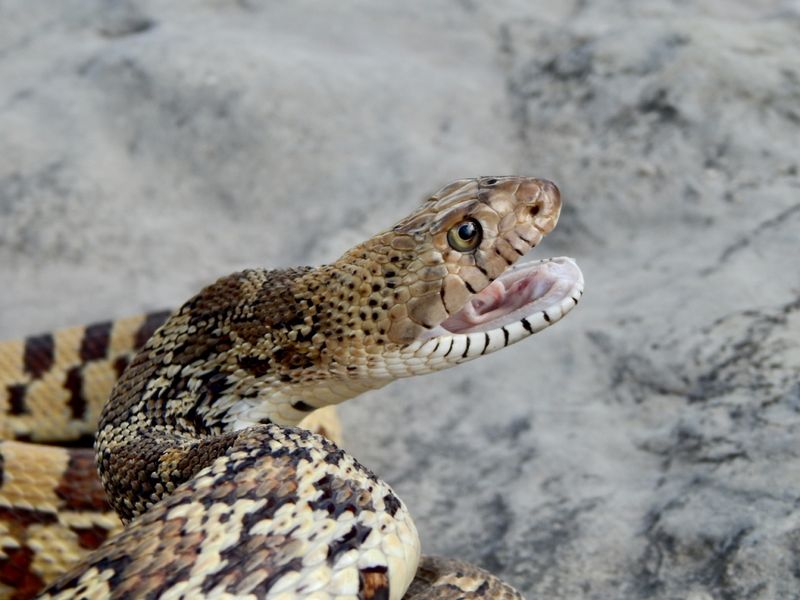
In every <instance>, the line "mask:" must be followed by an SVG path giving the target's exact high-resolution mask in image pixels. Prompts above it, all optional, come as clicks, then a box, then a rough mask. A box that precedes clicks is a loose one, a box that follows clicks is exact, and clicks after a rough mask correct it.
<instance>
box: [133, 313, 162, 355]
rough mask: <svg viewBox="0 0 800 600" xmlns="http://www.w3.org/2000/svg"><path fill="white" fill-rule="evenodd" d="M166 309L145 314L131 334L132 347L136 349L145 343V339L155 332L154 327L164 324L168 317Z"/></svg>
mask: <svg viewBox="0 0 800 600" xmlns="http://www.w3.org/2000/svg"><path fill="white" fill-rule="evenodd" d="M169 315H170V312H169V311H168V310H162V311H159V312H154V313H149V314H147V315H145V318H144V323H142V324H141V325H140V326H139V329H137V330H136V333H135V334H134V336H133V347H134V349H135V350H138V349H139V348H141V347H142V346H144V345H145V344H146V343H147V340H149V339H150V337H151V336H152V335H153V334H154V333H155V332H156V329H158V328H159V327H161V326H162V325H163V324H164V321H166V320H167V318H168V317H169Z"/></svg>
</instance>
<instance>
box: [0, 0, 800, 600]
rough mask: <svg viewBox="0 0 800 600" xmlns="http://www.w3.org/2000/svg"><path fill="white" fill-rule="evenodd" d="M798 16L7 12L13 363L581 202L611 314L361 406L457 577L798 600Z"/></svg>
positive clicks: (573, 242) (506, 5)
mask: <svg viewBox="0 0 800 600" xmlns="http://www.w3.org/2000/svg"><path fill="white" fill-rule="evenodd" d="M798 163H800V4H798V2H796V1H789V0H784V1H779V0H764V1H762V2H758V3H753V2H745V1H744V0H730V1H728V0H726V1H723V0H698V1H697V2H691V3H687V2H682V1H680V0H671V1H670V0H653V1H649V2H641V3H635V2H616V1H614V0H573V1H569V0H567V1H558V2H557V1H550V2H544V1H539V2H525V1H517V2H515V1H512V0H504V1H499V2H492V3H488V2H487V3H481V2H474V1H473V0H460V1H456V0H452V1H442V2H436V3H427V2H421V1H414V2H405V3H388V2H387V3H373V2H355V1H354V2H340V3H324V2H311V1H296V2H291V3H280V2H266V1H265V2H257V1H255V0H240V1H238V2H234V1H223V0H205V1H197V2H192V3H176V2H167V1H165V0H152V1H141V2H133V1H130V2H127V1H122V0H118V1H113V2H112V1H107V2H103V1H99V0H95V1H93V0H59V1H55V0H41V1H39V2H34V3H31V2H26V1H24V0H5V1H3V2H0V282H2V283H0V288H2V293H0V336H2V337H15V336H20V335H23V334H26V333H33V332H39V331H42V330H48V329H51V328H56V327H60V326H64V325H69V324H74V323H82V322H89V321H92V320H97V319H105V318H109V317H118V316H124V315H128V314H132V313H137V312H141V311H144V310H151V309H157V308H162V307H172V306H176V305H178V304H179V303H181V302H182V301H183V300H185V299H186V298H187V297H188V296H190V295H191V294H192V293H194V292H195V291H196V290H197V289H198V288H200V287H201V286H203V285H204V284H206V283H207V282H210V281H211V280H213V279H214V278H216V277H217V276H219V275H222V274H226V273H228V272H231V271H234V270H236V269H240V268H243V267H246V266H275V267H280V266H289V265H296V264H318V263H321V262H324V261H327V260H331V259H334V258H335V257H337V256H338V255H339V254H340V253H341V252H343V251H344V250H345V249H347V248H348V247H349V246H350V245H352V244H354V243H356V242H358V241H360V240H363V239H365V238H366V237H368V236H370V235H371V234H372V233H374V232H376V231H378V230H379V229H381V228H383V227H385V226H388V225H390V224H391V223H393V222H394V221H395V220H396V219H398V218H400V217H402V216H404V215H405V214H406V213H408V212H409V211H410V210H411V209H412V208H413V207H414V206H415V204H416V203H417V201H418V200H419V199H421V198H422V197H423V196H424V195H425V194H426V193H427V192H430V191H432V190H434V189H436V188H437V187H439V186H440V185H442V184H444V183H446V182H448V181H449V180H451V179H455V178H459V177H469V176H476V175H487V174H505V173H519V174H530V175H538V176H542V177H547V178H550V179H552V180H554V181H555V182H557V183H558V185H559V186H560V188H561V190H562V195H563V198H564V201H565V210H564V212H563V214H562V218H561V223H560V225H559V228H558V230H557V231H556V233H554V234H553V235H552V236H550V237H549V238H548V239H547V241H546V243H545V244H544V245H543V247H542V248H541V249H537V251H536V253H535V254H536V255H537V256H546V255H561V254H567V255H571V256H574V257H575V258H577V259H578V262H579V263H580V264H581V266H582V268H583V270H584V273H585V275H586V280H587V291H586V294H585V296H584V299H583V301H582V303H581V306H580V307H579V308H578V310H576V311H575V312H574V313H573V314H572V315H570V317H569V318H568V319H566V320H565V321H564V322H563V323H561V324H559V325H558V326H557V327H554V328H552V329H549V330H547V331H545V332H543V333H542V334H540V335H538V336H536V338H534V339H531V340H529V341H527V342H525V343H523V344H520V345H517V346H515V347H514V348H513V349H510V350H507V351H505V352H502V353H499V354H495V355H493V356H490V357H487V358H486V359H485V360H481V361H478V362H476V363H472V364H471V365H470V366H469V367H463V368H461V369H455V370H452V371H449V372H445V373H441V374H438V375H435V376H430V377H427V378H422V379H417V380H409V381H401V382H397V383H395V384H393V385H391V386H389V387H388V388H385V389H383V390H380V391H377V392H374V393H371V394H368V395H367V396H365V397H363V398H359V399H357V400H355V401H352V402H350V403H348V404H347V405H346V406H344V407H343V410H342V413H343V416H344V421H345V425H346V431H347V443H346V447H347V448H348V449H349V450H350V451H352V452H353V453H354V454H355V455H356V456H357V457H358V458H359V459H360V460H362V461H363V462H364V463H366V464H367V465H369V466H370V467H371V468H373V469H374V470H375V471H376V472H377V473H379V474H380V475H381V476H382V477H383V478H385V479H386V480H387V481H389V482H390V483H391V484H392V485H393V486H394V487H395V489H396V490H397V491H398V493H399V494H400V495H401V496H402V497H403V498H404V499H405V501H406V502H407V504H408V505H409V507H410V509H411V510H412V512H413V513H414V514H415V515H416V518H417V525H418V528H419V530H420V532H421V536H422V540H423V545H424V548H425V551H426V552H427V553H436V554H444V555H448V556H453V557H460V558H463V559H466V560H469V561H472V562H475V563H477V564H480V565H482V566H484V567H486V568H488V569H490V570H492V571H494V572H496V573H497V574H499V575H501V576H503V577H505V578H507V579H508V580H510V581H511V582H513V583H514V584H515V585H516V586H518V587H519V588H520V589H521V590H523V591H524V592H525V593H526V595H527V596H528V597H529V598H548V599H549V598H563V599H584V598H585V599H589V598H592V599H606V598H626V599H627V598H630V599H636V598H658V599H665V600H666V599H672V598H691V599H693V600H708V599H721V600H728V599H734V598H798V597H800V558H798V557H799V556H800V508H799V506H800V441H798V434H800V382H799V381H798V373H800V341H798V340H799V339H800V337H799V336H798V334H800V175H799V174H798V168H799V167H798Z"/></svg>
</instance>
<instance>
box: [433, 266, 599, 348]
mask: <svg viewBox="0 0 800 600" xmlns="http://www.w3.org/2000/svg"><path fill="white" fill-rule="evenodd" d="M578 288H579V289H578ZM580 293H583V275H582V274H581V271H580V269H579V268H578V265H577V264H575V262H574V261H573V260H572V259H570V258H566V257H560V258H551V259H545V260H539V261H532V262H525V263H522V264H518V265H514V266H513V267H511V268H510V269H509V270H508V271H506V272H505V273H503V274H502V275H501V276H500V277H498V278H497V279H495V280H494V281H493V282H492V283H490V284H489V285H488V286H486V287H485V288H484V289H483V290H481V291H480V292H479V293H478V294H475V295H474V296H472V298H470V300H469V301H468V302H467V303H466V304H465V305H464V307H463V308H462V309H461V310H460V311H458V312H457V313H456V314H454V315H452V316H451V317H450V318H448V319H447V320H446V321H444V322H443V323H441V325H440V327H441V328H442V329H444V330H445V331H446V332H448V333H474V332H486V331H491V330H493V329H499V328H501V327H504V326H506V325H510V324H512V323H514V322H515V321H521V320H522V319H523V318H527V317H532V316H534V315H536V314H537V313H542V317H543V318H544V319H545V322H546V323H550V322H554V321H556V320H558V319H560V318H561V316H563V314H565V312H564V311H563V310H562V309H560V307H561V303H562V302H563V301H564V300H565V299H566V298H571V297H572V295H574V294H580ZM569 304H570V303H567V305H569ZM574 305H575V303H572V305H571V306H567V310H570V309H571V308H572V306H574ZM558 314H560V315H561V316H557V317H556V315H558ZM554 317H556V318H555V319H554Z"/></svg>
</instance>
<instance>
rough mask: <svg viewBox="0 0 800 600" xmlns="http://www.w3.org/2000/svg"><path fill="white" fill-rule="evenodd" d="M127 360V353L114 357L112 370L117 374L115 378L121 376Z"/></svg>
mask: <svg viewBox="0 0 800 600" xmlns="http://www.w3.org/2000/svg"><path fill="white" fill-rule="evenodd" d="M128 362H129V361H128V356H127V355H123V356H118V357H117V358H116V359H114V372H115V373H116V374H117V379H119V378H120V377H122V373H123V372H124V371H125V369H126V367H127V366H128Z"/></svg>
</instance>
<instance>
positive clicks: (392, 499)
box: [383, 494, 400, 516]
mask: <svg viewBox="0 0 800 600" xmlns="http://www.w3.org/2000/svg"><path fill="white" fill-rule="evenodd" d="M383 505H384V506H385V507H386V512H388V513H389V514H390V515H391V516H395V514H397V511H398V510H400V500H399V499H398V497H397V496H395V495H394V494H386V495H385V496H384V497H383Z"/></svg>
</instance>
